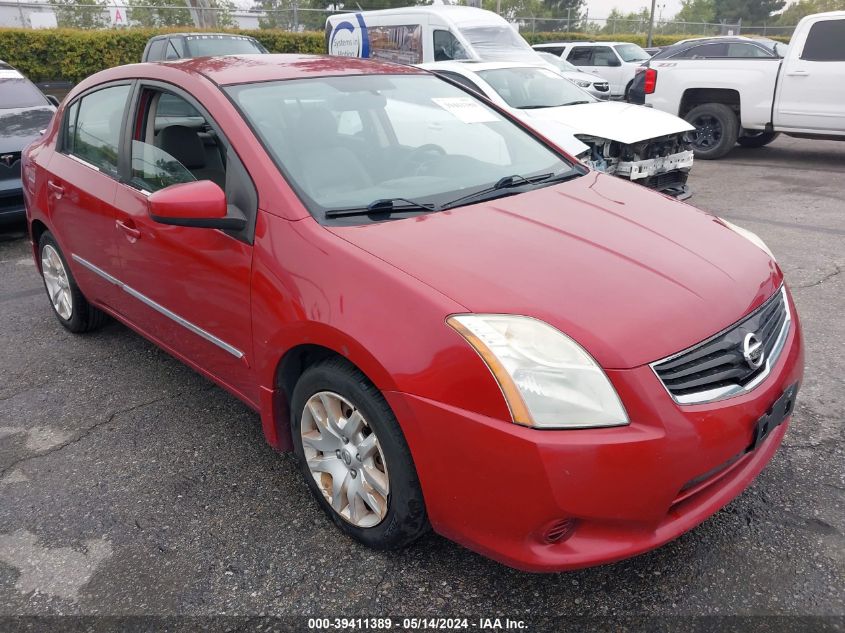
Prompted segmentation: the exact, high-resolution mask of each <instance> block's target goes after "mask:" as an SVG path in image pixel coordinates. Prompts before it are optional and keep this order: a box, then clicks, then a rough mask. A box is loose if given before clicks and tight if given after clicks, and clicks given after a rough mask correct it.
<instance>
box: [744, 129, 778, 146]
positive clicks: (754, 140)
mask: <svg viewBox="0 0 845 633" xmlns="http://www.w3.org/2000/svg"><path fill="white" fill-rule="evenodd" d="M778 136H780V132H756V133H755V132H750V133H748V134H743V135H742V136H740V137H739V138H738V139H737V140H736V142H737V143H739V144H740V145H741V146H742V147H763V146H765V145H768V144H769V143H771V142H772V141H774V140H775V139H776V138H777V137H778Z"/></svg>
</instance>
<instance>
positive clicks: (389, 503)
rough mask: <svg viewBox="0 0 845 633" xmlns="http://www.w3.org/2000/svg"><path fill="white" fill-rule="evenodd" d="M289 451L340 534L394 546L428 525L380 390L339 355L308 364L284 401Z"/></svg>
mask: <svg viewBox="0 0 845 633" xmlns="http://www.w3.org/2000/svg"><path fill="white" fill-rule="evenodd" d="M291 431H292V434H293V446H294V453H295V454H296V457H297V458H298V461H299V465H300V468H301V470H302V474H303V476H304V477H305V481H306V483H307V484H308V488H309V489H310V490H311V493H312V494H313V495H314V497H315V498H316V499H317V503H318V504H319V505H320V507H321V508H322V509H323V510H324V511H325V513H326V514H327V515H328V516H329V517H330V518H331V519H332V521H334V523H335V525H337V526H338V527H339V528H340V529H341V530H342V531H343V532H345V533H346V534H348V535H349V536H351V537H352V538H354V539H355V540H357V541H359V542H361V543H363V544H364V545H367V546H368V547H372V548H375V549H397V548H400V547H404V546H405V545H408V544H409V543H411V542H412V541H414V540H416V539H417V538H419V537H420V536H421V535H422V534H424V533H425V532H426V531H427V530H428V527H429V525H428V518H427V516H426V511H425V502H424V501H423V496H422V490H421V489H420V484H419V479H418V478H417V472H416V469H415V468H414V462H413V459H412V457H411V452H410V450H409V449H408V445H407V443H406V441H405V437H404V435H403V434H402V430H401V429H400V427H399V423H398V422H397V420H396V417H395V416H394V415H393V412H392V411H391V409H390V406H389V405H388V404H387V401H386V400H385V399H384V396H382V394H381V392H379V390H378V389H376V387H375V386H374V385H373V384H372V383H371V382H370V381H369V380H368V379H367V377H366V376H364V374H363V373H361V371H359V370H358V369H357V368H355V367H354V366H352V365H351V364H349V363H348V362H347V361H346V360H344V359H342V358H330V359H328V360H325V361H322V362H320V363H318V364H316V365H313V366H312V367H309V368H308V369H306V370H305V372H304V373H303V374H302V376H301V377H300V379H299V381H298V382H297V383H296V387H295V388H294V390H293V397H292V398H291Z"/></svg>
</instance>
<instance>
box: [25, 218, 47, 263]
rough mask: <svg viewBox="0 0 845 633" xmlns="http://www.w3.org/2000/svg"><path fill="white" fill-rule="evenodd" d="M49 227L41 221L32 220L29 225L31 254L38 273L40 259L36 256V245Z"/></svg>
mask: <svg viewBox="0 0 845 633" xmlns="http://www.w3.org/2000/svg"><path fill="white" fill-rule="evenodd" d="M49 230H50V229H49V227H48V226H47V225H46V224H44V222H42V221H41V220H33V221H32V222H31V223H30V225H29V237H30V240H31V241H32V254H33V256H34V257H35V265H36V266H38V272H39V273H40V272H41V258H40V257H39V256H38V244H39V243H40V242H41V236H42V235H44V234H45V233H46V232H47V231H49Z"/></svg>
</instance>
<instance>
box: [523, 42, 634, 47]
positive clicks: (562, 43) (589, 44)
mask: <svg viewBox="0 0 845 633" xmlns="http://www.w3.org/2000/svg"><path fill="white" fill-rule="evenodd" d="M567 44H577V45H578V46H616V45H618V44H633V42H597V41H596V40H558V41H557V42H543V43H542V44H534V45H533V46H532V48H543V47H547V46H565V45H567ZM634 46H636V44H634Z"/></svg>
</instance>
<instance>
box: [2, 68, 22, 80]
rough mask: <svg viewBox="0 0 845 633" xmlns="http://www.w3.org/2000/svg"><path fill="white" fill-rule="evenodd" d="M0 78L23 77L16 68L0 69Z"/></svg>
mask: <svg viewBox="0 0 845 633" xmlns="http://www.w3.org/2000/svg"><path fill="white" fill-rule="evenodd" d="M0 79H23V75H21V74H20V73H19V72H18V71H17V70H5V69H4V70H0Z"/></svg>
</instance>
